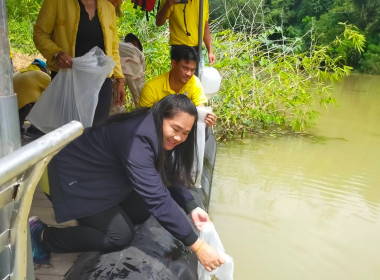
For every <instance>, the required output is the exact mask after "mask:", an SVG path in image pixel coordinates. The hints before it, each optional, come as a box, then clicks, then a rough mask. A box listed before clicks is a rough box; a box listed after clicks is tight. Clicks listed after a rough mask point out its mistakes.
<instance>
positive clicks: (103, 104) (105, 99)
mask: <svg viewBox="0 0 380 280" xmlns="http://www.w3.org/2000/svg"><path fill="white" fill-rule="evenodd" d="M57 74H58V72H54V71H52V72H51V78H52V79H54V77H55V76H56V75H57ZM111 102H112V79H111V78H106V79H105V81H104V83H103V85H102V87H101V88H100V91H99V98H98V104H97V105H96V109H95V115H94V120H93V122H92V126H97V125H101V124H102V123H104V122H105V121H106V119H107V118H108V116H109V114H110V108H111Z"/></svg>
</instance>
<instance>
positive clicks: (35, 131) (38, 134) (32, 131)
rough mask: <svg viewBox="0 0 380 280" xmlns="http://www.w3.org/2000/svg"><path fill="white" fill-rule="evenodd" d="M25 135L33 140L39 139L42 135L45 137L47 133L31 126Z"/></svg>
mask: <svg viewBox="0 0 380 280" xmlns="http://www.w3.org/2000/svg"><path fill="white" fill-rule="evenodd" d="M25 135H27V136H29V137H32V138H33V139H37V138H39V137H41V136H42V135H45V133H43V132H42V131H41V130H39V129H38V128H37V127H35V126H34V125H32V124H31V125H30V126H29V127H28V129H27V130H26V132H25Z"/></svg>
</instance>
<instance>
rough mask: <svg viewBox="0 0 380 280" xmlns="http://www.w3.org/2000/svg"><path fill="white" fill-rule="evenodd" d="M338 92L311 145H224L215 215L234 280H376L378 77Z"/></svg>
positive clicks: (353, 78)
mask: <svg viewBox="0 0 380 280" xmlns="http://www.w3.org/2000/svg"><path fill="white" fill-rule="evenodd" d="M333 91H334V97H335V98H336V99H337V103H338V105H337V106H336V107H334V106H330V107H328V109H327V110H324V109H323V108H321V109H320V112H321V116H320V118H319V120H318V123H317V125H316V126H315V127H314V128H312V129H310V130H309V133H311V134H312V135H313V136H312V137H294V136H284V137H280V138H269V139H268V138H267V139H263V138H254V139H250V140H244V141H242V142H238V143H233V144H219V145H218V150H217V159H216V165H215V170H214V177H213V188H212V194H211V203H210V209H209V210H210V216H211V218H212V219H213V221H214V223H215V227H216V229H217V231H218V233H219V235H220V237H221V240H222V242H223V244H224V247H225V249H226V252H227V253H228V254H230V255H231V256H232V257H233V258H234V263H235V273H234V279H235V280H246V279H247V280H251V279H252V280H255V279H257V280H314V279H315V280H359V279H360V280H379V279H380V76H373V75H359V74H352V75H350V76H349V77H347V78H346V79H345V80H344V81H343V82H342V83H340V84H339V85H336V86H335V87H334V90H333Z"/></svg>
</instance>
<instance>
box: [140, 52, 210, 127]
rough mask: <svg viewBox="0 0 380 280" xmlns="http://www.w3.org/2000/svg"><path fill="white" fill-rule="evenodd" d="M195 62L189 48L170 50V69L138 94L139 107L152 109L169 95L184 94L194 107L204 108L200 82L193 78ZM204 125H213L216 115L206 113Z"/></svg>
mask: <svg viewBox="0 0 380 280" xmlns="http://www.w3.org/2000/svg"><path fill="white" fill-rule="evenodd" d="M197 61H198V55H197V53H196V51H195V50H194V49H193V48H191V47H189V46H185V45H180V46H177V48H174V49H172V51H171V65H172V69H171V70H170V71H169V72H167V73H164V74H162V75H160V76H157V77H155V78H153V79H152V80H150V81H149V82H148V83H146V84H145V86H144V87H143V89H142V91H141V94H140V100H139V106H140V107H152V106H153V104H154V103H156V102H158V101H160V100H161V99H162V98H164V97H165V96H167V95H169V94H184V95H186V96H187V97H188V98H189V99H190V100H191V101H193V103H194V105H195V106H204V104H205V103H207V98H206V96H205V94H204V90H203V87H202V84H201V81H200V80H199V79H198V77H196V76H194V71H195V68H196V65H197ZM205 123H206V125H207V126H213V125H215V123H216V115H215V114H214V113H208V114H207V115H206V118H205Z"/></svg>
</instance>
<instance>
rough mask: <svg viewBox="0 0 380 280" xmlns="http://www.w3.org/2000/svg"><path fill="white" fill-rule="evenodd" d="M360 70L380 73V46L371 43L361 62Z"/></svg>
mask: <svg viewBox="0 0 380 280" xmlns="http://www.w3.org/2000/svg"><path fill="white" fill-rule="evenodd" d="M360 70H361V71H363V72H365V73H370V74H380V46H378V45H373V44H370V45H369V46H368V49H367V51H366V52H365V53H364V55H363V59H362V60H361V62H360Z"/></svg>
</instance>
